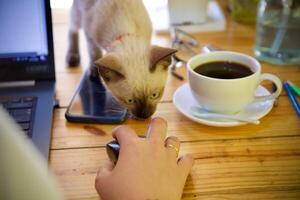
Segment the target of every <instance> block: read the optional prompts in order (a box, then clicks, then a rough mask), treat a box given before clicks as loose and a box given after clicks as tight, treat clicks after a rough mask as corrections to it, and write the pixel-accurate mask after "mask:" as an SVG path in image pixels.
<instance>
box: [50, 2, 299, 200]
mask: <svg viewBox="0 0 300 200" xmlns="http://www.w3.org/2000/svg"><path fill="white" fill-rule="evenodd" d="M221 2H222V5H223V8H224V2H223V1H221ZM224 11H225V14H226V18H227V28H226V30H225V31H223V32H213V33H199V34H194V36H195V37H196V38H197V40H198V41H199V43H200V44H201V45H204V44H214V45H216V46H218V47H220V48H223V49H227V50H232V51H238V52H242V53H246V54H248V55H252V56H253V47H254V43H255V27H254V26H253V25H244V24H239V23H236V22H234V21H232V20H231V19H230V17H228V14H227V11H226V9H224ZM68 12H69V11H68V10H63V9H61V10H53V21H54V37H55V38H54V40H55V41H54V45H55V59H56V62H55V63H56V78H57V85H56V91H57V92H56V95H57V98H58V100H59V102H60V107H59V108H57V109H55V111H54V112H55V113H54V123H53V134H52V141H51V151H50V168H51V170H52V171H53V172H54V174H55V175H56V177H57V179H58V182H59V184H60V186H61V188H62V191H63V193H64V195H65V197H66V199H78V200H94V199H99V197H98V196H97V193H96V191H95V189H94V179H95V175H96V172H97V170H98V168H99V167H100V166H101V165H102V164H103V163H104V162H106V161H107V160H108V158H107V155H106V152H105V144H106V143H107V142H109V141H111V140H112V137H111V130H112V129H113V128H115V127H116V125H101V124H97V125H91V124H74V123H69V122H67V121H66V119H65V117H64V114H65V111H66V107H67V106H68V104H69V102H70V99H71V97H72V95H73V92H74V90H75V88H76V87H77V84H78V82H79V80H80V77H81V74H82V72H83V71H84V70H85V69H86V68H87V66H88V62H89V61H88V55H87V50H86V43H85V40H84V37H83V34H81V40H80V45H81V53H82V65H81V66H79V67H77V68H67V67H66V64H65V54H66V50H67V30H68V24H67V22H68V18H67V16H68ZM153 41H154V43H156V44H160V45H163V46H166V45H169V44H170V43H169V42H170V37H169V35H167V34H155V36H154V39H153ZM185 58H186V59H188V57H185ZM261 64H262V66H263V72H264V73H273V74H275V75H277V76H279V77H280V79H281V80H282V81H284V80H291V81H293V82H294V83H296V84H297V85H300V67H299V66H295V65H291V66H276V65H271V64H267V63H261ZM178 72H179V73H180V74H181V75H183V76H184V77H186V70H185V68H184V67H182V68H180V69H178ZM185 82H186V81H179V80H178V79H176V78H174V77H172V76H169V78H168V81H167V86H166V90H165V94H164V96H163V98H162V100H161V102H160V103H159V105H158V109H157V112H156V113H155V114H154V117H155V116H160V117H163V118H165V119H166V120H167V121H168V135H173V136H176V137H178V138H179V139H180V141H181V142H182V146H181V149H180V154H183V153H191V154H192V155H193V156H194V157H195V159H196V162H195V165H194V167H193V169H192V171H191V174H190V176H189V177H188V180H187V182H186V185H185V188H184V193H183V196H182V199H184V200H202V199H205V200H206V199H209V200H211V199H212V200H218V199H237V200H240V199H249V200H253V199H264V200H269V199H274V200H282V199H295V200H296V199H298V200H299V199H300V119H299V117H297V115H296V113H295V111H294V109H293V107H292V105H291V103H290V101H289V99H288V97H287V96H286V93H285V92H282V94H281V96H280V98H279V101H278V106H277V107H274V108H273V110H272V111H271V112H270V114H268V115H267V116H266V117H264V118H263V119H261V124H260V125H258V126H255V125H245V126H240V127H232V128H217V127H209V126H205V125H201V124H198V123H195V122H192V121H190V120H189V119H187V118H186V117H184V116H183V115H181V114H180V113H179V112H178V111H177V110H176V108H175V106H174V104H173V103H172V96H173V94H174V92H175V91H176V89H177V88H178V87H179V86H181V85H182V84H184V83H185ZM148 122H149V120H146V121H135V120H132V119H128V120H127V121H126V122H125V123H124V124H126V125H129V126H131V127H132V128H133V129H135V130H136V131H137V133H138V134H141V135H142V134H144V132H145V130H146V127H147V124H148ZM170 187H172V186H170Z"/></svg>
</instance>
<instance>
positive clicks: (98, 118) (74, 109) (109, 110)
mask: <svg viewBox="0 0 300 200" xmlns="http://www.w3.org/2000/svg"><path fill="white" fill-rule="evenodd" d="M126 116H127V109H126V108H124V107H122V106H121V105H120V104H119V103H118V102H117V100H116V99H115V98H114V97H113V96H112V94H111V92H110V91H108V90H106V88H105V87H104V85H103V84H102V83H101V81H100V80H99V79H98V78H91V77H90V76H89V75H88V73H87V72H86V73H84V75H83V77H82V79H81V81H80V83H79V86H78V88H77V90H76V92H75V94H74V96H73V98H72V100H71V103H70V105H69V107H68V109H67V112H66V119H67V120H68V121H71V122H82V123H121V122H123V121H124V120H125V119H126Z"/></svg>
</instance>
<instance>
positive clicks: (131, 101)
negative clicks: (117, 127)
mask: <svg viewBox="0 0 300 200" xmlns="http://www.w3.org/2000/svg"><path fill="white" fill-rule="evenodd" d="M127 103H128V104H134V103H136V100H134V99H127Z"/></svg>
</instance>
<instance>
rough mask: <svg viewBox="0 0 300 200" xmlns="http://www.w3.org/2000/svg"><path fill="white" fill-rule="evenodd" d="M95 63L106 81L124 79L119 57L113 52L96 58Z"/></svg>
mask: <svg viewBox="0 0 300 200" xmlns="http://www.w3.org/2000/svg"><path fill="white" fill-rule="evenodd" d="M95 65H96V67H97V69H98V72H99V74H100V75H101V77H102V78H103V79H104V81H106V82H116V81H119V80H122V79H125V75H124V73H123V70H122V65H121V62H120V59H119V58H118V56H117V55H116V54H114V53H108V54H106V55H105V56H103V57H102V58H100V59H98V60H97V61H96V62H95Z"/></svg>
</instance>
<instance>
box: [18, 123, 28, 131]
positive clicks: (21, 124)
mask: <svg viewBox="0 0 300 200" xmlns="http://www.w3.org/2000/svg"><path fill="white" fill-rule="evenodd" d="M19 125H20V126H21V128H22V129H23V130H24V131H26V130H28V129H29V128H30V127H29V126H30V124H29V123H20V124H19Z"/></svg>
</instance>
